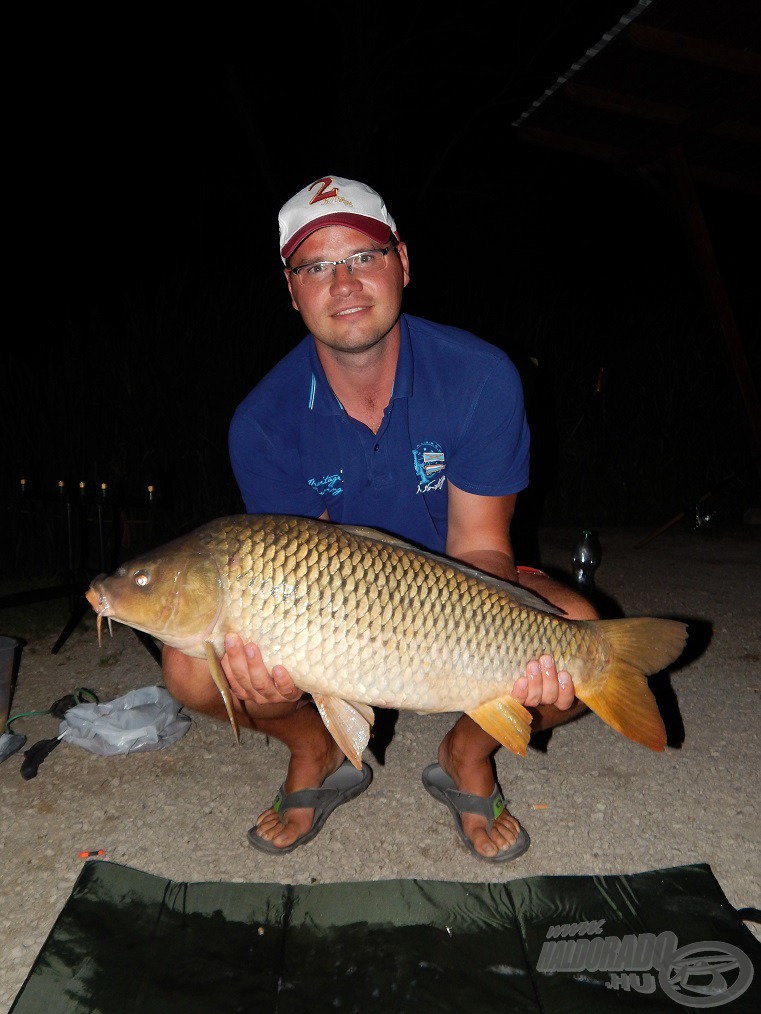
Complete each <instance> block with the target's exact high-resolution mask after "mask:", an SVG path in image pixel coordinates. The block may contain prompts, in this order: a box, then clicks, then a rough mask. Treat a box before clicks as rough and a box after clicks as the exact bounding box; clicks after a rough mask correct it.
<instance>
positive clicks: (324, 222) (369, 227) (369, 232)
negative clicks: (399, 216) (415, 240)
mask: <svg viewBox="0 0 761 1014" xmlns="http://www.w3.org/2000/svg"><path fill="white" fill-rule="evenodd" d="M328 225H345V226H346V227H347V228H349V229H356V230H357V232H361V233H362V234H363V235H364V236H367V238H368V239H371V240H373V242H375V243H386V242H387V241H388V240H389V239H390V237H391V228H390V226H388V225H387V224H386V223H385V222H379V221H378V220H377V219H376V218H368V217H367V216H366V215H352V214H350V213H349V212H337V213H336V214H335V215H323V216H322V217H321V218H315V220H314V221H313V222H309V223H308V224H307V225H303V226H302V227H301V228H300V229H299V230H298V232H295V233H294V234H293V235H292V236H291V238H290V239H289V240H288V242H287V243H286V244H285V246H284V247H283V249H282V250H281V251H280V256H281V257H282V258H283V260H288V258H289V257H290V256H291V254H292V253H293V251H294V250H295V249H296V247H297V246H298V245H299V243H303V242H304V240H305V239H306V238H307V236H311V234H312V233H313V232H317V230H318V229H324V228H325V227H326V226H328Z"/></svg>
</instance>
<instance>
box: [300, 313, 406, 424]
mask: <svg viewBox="0 0 761 1014" xmlns="http://www.w3.org/2000/svg"><path fill="white" fill-rule="evenodd" d="M400 324H401V334H400V337H399V361H398V362H397V364H396V376H395V377H394V389H393V391H392V392H391V399H392V401H393V399H394V398H409V397H411V396H412V376H413V361H412V345H411V342H410V329H409V325H408V323H407V317H406V315H405V314H402V316H401V318H400ZM308 348H309V364H310V366H311V376H310V380H309V388H308V390H307V392H306V394H307V408H308V409H310V411H313V412H317V413H318V414H319V415H340V414H341V413H342V412H343V411H344V409H343V406H342V405H341V402H340V401H339V400H338V398H336V396H335V394H334V393H333V391H332V389H331V386H330V384H329V383H328V378H327V377H326V376H325V370H324V369H323V367H322V363H321V362H320V357H319V356H318V355H317V349H316V348H315V338H314V335H313V334H310V335H309V342H308Z"/></svg>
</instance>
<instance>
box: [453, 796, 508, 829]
mask: <svg viewBox="0 0 761 1014" xmlns="http://www.w3.org/2000/svg"><path fill="white" fill-rule="evenodd" d="M444 792H445V794H446V796H447V798H448V799H449V800H451V802H452V804H453V805H454V806H455V808H456V809H457V811H458V813H475V814H477V815H478V816H479V817H486V819H487V820H491V821H495V820H496V819H497V817H499V815H500V813H502V812H503V810H504V809H505V801H504V799H503V798H502V793H501V792H500V791H499V790H498V789H495V790H494V792H492V794H491V795H490V796H489V798H488V799H487V798H486V797H485V796H474V795H472V794H471V793H470V792H460V791H459V790H458V789H444Z"/></svg>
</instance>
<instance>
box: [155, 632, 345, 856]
mask: <svg viewBox="0 0 761 1014" xmlns="http://www.w3.org/2000/svg"><path fill="white" fill-rule="evenodd" d="M163 672H164V682H165V684H166V687H167V689H168V691H169V693H170V694H171V695H172V697H173V698H174V699H175V700H176V701H178V702H179V703H180V704H182V705H184V706H185V707H187V708H189V709H190V710H192V711H198V712H201V713H203V714H206V715H211V716H212V717H213V718H219V719H221V720H222V721H225V722H226V721H227V720H228V719H227V712H226V710H225V706H224V702H223V700H222V696H221V694H220V693H219V691H218V690H217V688H216V686H215V685H214V683H213V681H212V678H211V673H210V672H209V667H208V664H207V663H206V661H205V660H204V659H195V658H189V657H188V656H187V655H183V654H181V653H180V652H179V651H176V650H174V649H171V648H165V649H164V652H163ZM233 704H234V707H235V710H236V713H237V716H238V722H239V724H240V725H241V726H242V727H244V728H249V729H254V730H256V731H257V732H263V733H265V734H266V735H269V736H272V737H273V738H274V739H278V740H280V742H281V743H284V744H285V745H286V746H287V747H288V750H289V751H290V759H289V761H288V772H287V774H286V778H285V789H286V792H288V793H291V792H296V791H298V790H299V789H312V788H317V787H319V786H320V785H322V783H323V782H324V781H325V779H326V778H327V777H328V776H329V775H331V774H333V772H334V771H336V770H337V769H338V768H339V767H340V766H341V764H342V763H343V761H344V755H343V753H342V752H341V750H340V748H339V747H338V745H337V744H336V742H335V740H334V739H333V737H332V736H331V735H330V733H329V732H328V730H327V729H326V728H325V724H324V722H323V721H322V719H321V718H320V715H319V713H318V712H317V710H316V708H315V707H314V705H313V704H311V703H310V702H308V701H305V700H303V699H302V700H295V701H281V702H273V703H270V704H254V703H253V702H252V701H247V700H241V699H240V698H239V697H236V696H235V695H234V694H233ZM313 820H314V810H313V809H289V810H285V811H284V812H283V815H282V819H281V817H280V816H279V815H278V814H276V813H275V811H274V810H273V809H272V807H271V806H270V807H268V808H267V809H266V810H264V811H263V812H262V813H261V814H260V815H259V817H258V818H257V820H256V826H257V834H259V835H261V837H262V838H265V839H267V840H268V841H271V842H273V844H275V845H277V846H278V847H280V848H284V847H285V846H287V845H291V844H292V843H293V842H294V841H295V840H296V839H297V838H300V837H301V835H303V834H305V833H306V832H307V831H308V830H309V828H310V827H311V826H312V822H313Z"/></svg>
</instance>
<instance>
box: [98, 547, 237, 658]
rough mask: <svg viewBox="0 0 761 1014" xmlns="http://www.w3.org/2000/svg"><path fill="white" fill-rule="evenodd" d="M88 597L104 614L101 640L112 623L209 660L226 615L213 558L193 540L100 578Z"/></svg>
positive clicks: (151, 553) (100, 616)
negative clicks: (209, 647) (207, 650)
mask: <svg viewBox="0 0 761 1014" xmlns="http://www.w3.org/2000/svg"><path fill="white" fill-rule="evenodd" d="M86 597H87V601H88V602H89V603H90V605H91V606H92V607H93V609H94V610H95V612H96V613H97V614H98V640H100V630H101V624H102V622H103V619H104V618H107V619H108V620H109V624H110V622H111V620H115V621H116V622H117V623H123V624H125V625H126V626H128V627H135V628H136V629H137V630H143V631H145V632H146V633H148V634H151V635H152V636H154V637H157V638H158V639H159V640H161V641H163V642H164V643H165V644H169V645H171V646H172V647H175V648H179V649H180V651H185V652H186V654H187V653H190V651H193V649H195V651H193V653H194V654H195V653H196V652H198V653H199V654H200V656H201V657H203V654H204V649H203V642H204V641H205V640H207V639H208V638H209V636H210V635H211V632H212V631H213V629H214V627H215V625H216V623H217V620H218V619H219V616H220V613H221V611H222V582H221V579H220V574H219V568H218V566H217V563H216V560H215V558H214V556H213V554H212V553H210V552H209V551H208V550H207V549H205V547H203V546H202V545H201V544H200V543H197V542H196V541H195V540H194V539H193V538H192V537H188V538H184V539H177V540H175V541H174V542H172V543H168V544H167V545H165V546H162V547H160V548H159V549H156V550H154V551H152V552H150V553H146V554H144V555H143V556H139V557H136V558H135V559H133V560H130V561H129V562H127V563H123V564H122V565H121V566H120V567H119V569H118V570H116V571H114V573H113V574H111V575H110V576H106V575H100V576H99V577H96V578H94V579H93V581H92V583H91V584H90V588H89V589H88V591H87V593H86ZM188 649H190V651H189V650H188Z"/></svg>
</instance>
